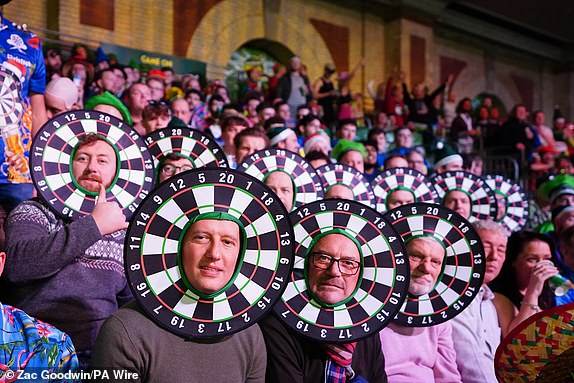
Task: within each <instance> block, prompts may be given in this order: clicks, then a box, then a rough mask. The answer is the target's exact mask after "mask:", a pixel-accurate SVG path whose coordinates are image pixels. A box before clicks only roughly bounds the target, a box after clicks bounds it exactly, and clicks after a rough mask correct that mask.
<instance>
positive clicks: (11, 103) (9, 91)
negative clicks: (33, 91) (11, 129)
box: [0, 68, 24, 126]
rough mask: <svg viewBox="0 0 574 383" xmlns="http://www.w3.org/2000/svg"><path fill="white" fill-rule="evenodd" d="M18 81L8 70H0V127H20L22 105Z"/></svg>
mask: <svg viewBox="0 0 574 383" xmlns="http://www.w3.org/2000/svg"><path fill="white" fill-rule="evenodd" d="M21 88H22V85H21V83H20V80H19V79H18V78H17V77H16V76H15V75H14V74H13V73H12V72H10V71H9V70H6V69H5V68H1V69H0V126H8V125H14V124H16V125H20V123H21V122H22V117H23V116H24V103H23V102H22V98H21V96H20V94H21Z"/></svg>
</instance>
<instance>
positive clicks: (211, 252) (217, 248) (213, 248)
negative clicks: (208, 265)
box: [206, 241, 221, 261]
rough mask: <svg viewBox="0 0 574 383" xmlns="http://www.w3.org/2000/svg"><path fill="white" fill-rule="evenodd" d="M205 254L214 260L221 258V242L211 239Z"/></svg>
mask: <svg viewBox="0 0 574 383" xmlns="http://www.w3.org/2000/svg"><path fill="white" fill-rule="evenodd" d="M206 255H207V257H209V258H211V259H213V260H215V261H217V260H219V259H221V244H220V243H219V242H218V241H211V244H210V245H209V248H208V249H207V253H206Z"/></svg>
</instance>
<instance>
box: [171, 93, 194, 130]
mask: <svg viewBox="0 0 574 383" xmlns="http://www.w3.org/2000/svg"><path fill="white" fill-rule="evenodd" d="M171 111H172V113H173V115H174V116H175V117H177V118H179V119H180V120H181V121H183V122H185V123H186V124H189V120H191V110H189V104H188V103H187V101H185V100H184V99H183V98H178V99H177V100H175V101H173V102H172V103H171Z"/></svg>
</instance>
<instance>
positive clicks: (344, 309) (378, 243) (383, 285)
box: [274, 199, 409, 343]
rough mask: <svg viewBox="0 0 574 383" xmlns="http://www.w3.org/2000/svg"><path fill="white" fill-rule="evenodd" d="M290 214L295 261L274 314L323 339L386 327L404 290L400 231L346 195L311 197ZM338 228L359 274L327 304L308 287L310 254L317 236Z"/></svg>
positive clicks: (350, 337)
mask: <svg viewBox="0 0 574 383" xmlns="http://www.w3.org/2000/svg"><path fill="white" fill-rule="evenodd" d="M290 218H291V222H292V223H293V230H294V233H295V249H294V250H295V261H294V265H293V272H292V274H291V276H290V277H289V283H288V286H287V288H286V289H285V292H284V294H283V296H282V297H281V299H280V300H279V302H277V304H276V305H275V308H274V312H275V315H276V316H277V317H278V318H279V319H280V320H281V321H283V323H285V324H286V325H287V326H288V327H289V328H290V329H291V330H293V331H295V332H297V333H298V334H300V335H302V336H304V337H307V338H310V339H314V340H317V341H321V342H338V343H347V342H353V341H357V340H360V339H362V338H364V337H368V336H371V335H373V334H376V333H377V332H378V331H380V330H381V329H382V328H383V327H384V326H386V325H387V324H388V323H389V321H390V320H392V319H393V318H394V316H395V315H396V313H397V312H398V310H399V308H400V307H401V305H402V302H403V300H404V299H405V296H406V294H407V290H408V280H409V268H408V260H407V259H406V256H405V249H404V245H403V242H402V241H401V238H400V235H399V234H398V233H397V232H396V231H395V230H394V229H393V228H392V227H391V225H390V224H389V223H388V222H387V221H385V219H384V218H383V217H382V215H381V214H379V213H377V212H376V211H375V210H374V209H372V208H369V207H367V206H365V205H363V204H361V203H358V202H355V201H349V200H342V199H327V200H324V201H316V202H312V203H310V204H307V205H305V206H303V207H301V208H299V209H297V210H295V211H293V212H291V214H290ZM341 232H344V233H345V234H344V235H345V236H347V237H349V238H354V240H353V241H354V242H355V241H356V242H355V245H356V246H357V248H358V249H359V254H360V258H361V269H360V271H359V273H360V274H359V277H358V279H357V282H356V286H355V289H354V291H353V292H352V293H351V294H350V295H349V296H348V297H346V298H345V299H344V300H343V301H340V302H337V303H334V304H326V303H324V302H321V300H320V299H319V298H316V297H315V295H314V293H313V292H312V288H311V287H310V286H309V280H308V267H309V262H311V261H310V257H311V255H310V254H311V253H312V251H314V247H315V245H314V243H317V241H318V240H319V239H320V238H322V237H323V236H327V235H330V234H333V233H336V234H340V233H341ZM333 267H334V266H333Z"/></svg>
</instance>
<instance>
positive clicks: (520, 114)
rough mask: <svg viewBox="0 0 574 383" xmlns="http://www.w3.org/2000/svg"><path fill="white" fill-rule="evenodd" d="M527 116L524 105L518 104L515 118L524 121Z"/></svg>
mask: <svg viewBox="0 0 574 383" xmlns="http://www.w3.org/2000/svg"><path fill="white" fill-rule="evenodd" d="M527 117H528V113H527V111H526V108H525V107H524V106H519V107H517V108H516V118H517V119H518V120H520V121H525V120H526V118H527Z"/></svg>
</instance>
